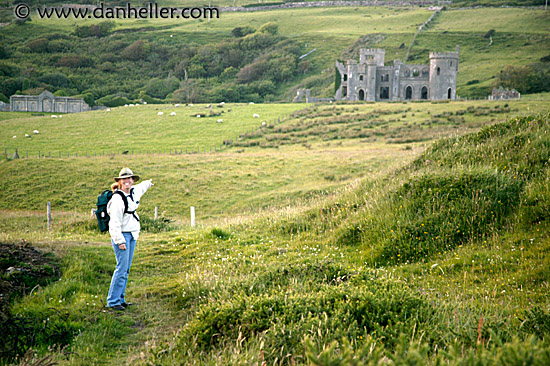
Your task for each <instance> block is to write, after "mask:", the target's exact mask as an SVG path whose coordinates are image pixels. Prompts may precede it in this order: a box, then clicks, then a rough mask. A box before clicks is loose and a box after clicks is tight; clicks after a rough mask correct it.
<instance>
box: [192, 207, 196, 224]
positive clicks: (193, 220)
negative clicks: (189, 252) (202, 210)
mask: <svg viewBox="0 0 550 366" xmlns="http://www.w3.org/2000/svg"><path fill="white" fill-rule="evenodd" d="M191 227H195V207H194V206H191Z"/></svg>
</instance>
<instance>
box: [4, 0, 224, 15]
mask: <svg viewBox="0 0 550 366" xmlns="http://www.w3.org/2000/svg"><path fill="white" fill-rule="evenodd" d="M18 6H19V7H26V8H25V9H18V8H17V7H16V9H15V11H14V13H15V16H16V17H18V18H24V17H26V16H24V15H25V13H26V15H27V16H28V14H29V13H30V9H29V8H28V5H26V4H18ZM36 13H37V15H38V17H39V18H40V19H50V18H60V19H67V18H76V19H181V18H183V19H199V18H203V19H213V18H219V17H220V12H219V10H218V8H216V7H203V8H201V7H193V8H176V7H163V6H159V5H158V4H156V3H149V4H147V5H146V6H141V7H139V6H138V7H136V6H132V4H130V3H128V4H126V5H124V6H116V7H111V6H105V4H104V3H100V4H99V6H97V7H88V6H83V7H76V6H62V7H42V8H40V7H38V8H37V9H36Z"/></svg>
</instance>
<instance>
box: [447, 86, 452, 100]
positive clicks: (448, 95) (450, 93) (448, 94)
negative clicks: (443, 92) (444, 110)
mask: <svg viewBox="0 0 550 366" xmlns="http://www.w3.org/2000/svg"><path fill="white" fill-rule="evenodd" d="M452 94H453V91H452V89H451V88H449V90H447V99H451V96H452Z"/></svg>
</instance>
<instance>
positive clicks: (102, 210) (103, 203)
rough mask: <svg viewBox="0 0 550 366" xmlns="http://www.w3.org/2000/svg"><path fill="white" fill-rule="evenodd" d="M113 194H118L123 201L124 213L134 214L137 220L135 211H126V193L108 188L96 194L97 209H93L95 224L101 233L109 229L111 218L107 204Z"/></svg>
mask: <svg viewBox="0 0 550 366" xmlns="http://www.w3.org/2000/svg"><path fill="white" fill-rule="evenodd" d="M114 194H118V195H119V196H120V197H122V201H123V202H124V213H125V214H132V215H134V217H135V218H136V219H137V220H138V221H139V219H138V218H137V216H136V215H135V212H136V211H128V198H126V195H125V194H124V193H122V192H121V191H115V192H113V191H111V190H110V189H106V190H104V191H103V192H101V194H100V195H99V196H97V209H96V210H95V215H96V217H97V224H98V226H99V230H100V231H101V232H102V233H103V232H105V231H107V230H109V221H110V220H111V218H110V217H109V214H108V213H107V204H108V203H109V201H110V200H111V198H113V195H114Z"/></svg>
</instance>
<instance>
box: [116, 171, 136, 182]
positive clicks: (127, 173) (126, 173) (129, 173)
mask: <svg viewBox="0 0 550 366" xmlns="http://www.w3.org/2000/svg"><path fill="white" fill-rule="evenodd" d="M130 177H132V178H134V182H137V181H138V180H139V175H135V174H134V173H132V171H131V170H130V168H122V169H121V170H120V173H118V177H115V182H118V181H119V180H120V179H124V178H130Z"/></svg>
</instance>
